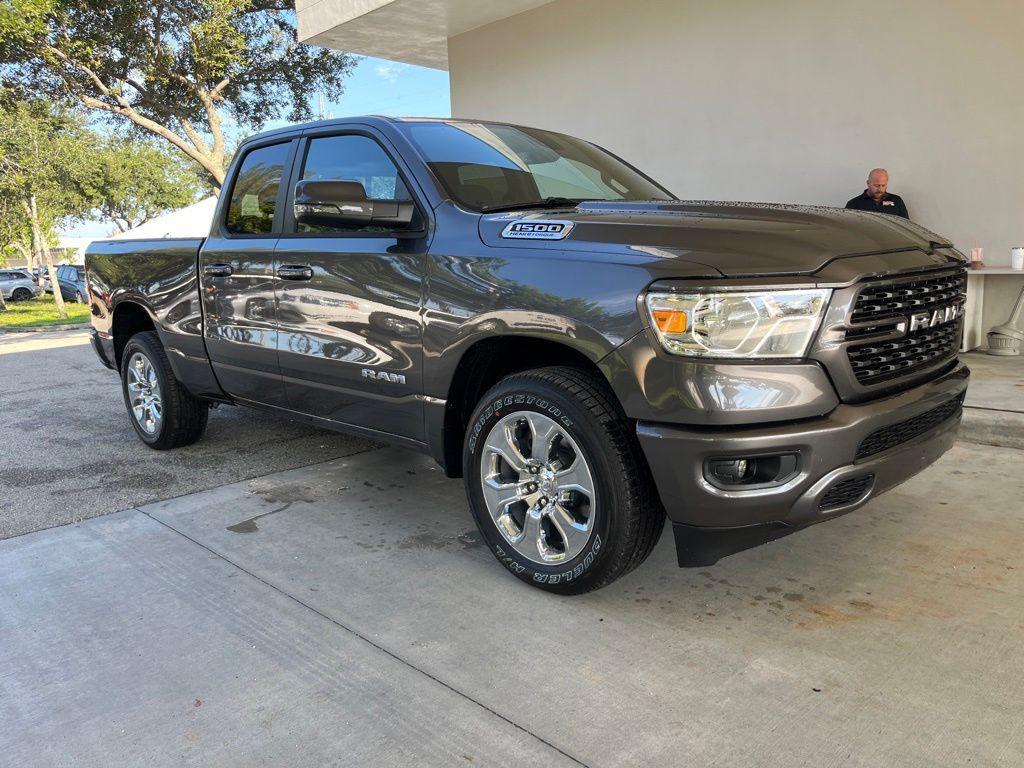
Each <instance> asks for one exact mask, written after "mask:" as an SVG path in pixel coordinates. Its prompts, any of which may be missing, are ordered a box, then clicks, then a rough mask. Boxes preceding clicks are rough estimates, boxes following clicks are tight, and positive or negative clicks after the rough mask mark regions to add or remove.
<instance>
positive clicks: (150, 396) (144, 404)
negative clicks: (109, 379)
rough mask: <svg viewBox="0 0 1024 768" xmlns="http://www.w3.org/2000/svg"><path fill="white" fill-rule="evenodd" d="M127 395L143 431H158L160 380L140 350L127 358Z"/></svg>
mask: <svg viewBox="0 0 1024 768" xmlns="http://www.w3.org/2000/svg"><path fill="white" fill-rule="evenodd" d="M128 397H129V400H130V403H131V409H132V416H134V417H135V421H136V422H137V423H138V425H139V426H140V427H142V429H143V431H145V433H146V434H147V435H155V434H156V433H157V432H159V431H160V424H161V423H162V422H163V418H164V407H163V400H162V399H161V397H160V382H159V380H158V379H157V377H156V369H155V368H154V367H153V363H151V362H150V360H149V358H148V357H146V356H145V355H144V354H142V353H141V352H136V353H135V354H134V355H132V356H131V358H130V359H129V360H128Z"/></svg>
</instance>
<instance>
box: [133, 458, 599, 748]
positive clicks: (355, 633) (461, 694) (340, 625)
mask: <svg viewBox="0 0 1024 768" xmlns="http://www.w3.org/2000/svg"><path fill="white" fill-rule="evenodd" d="M370 450H375V449H370ZM311 466H314V465H311ZM186 495H187V494H186ZM135 511H136V512H140V513H142V514H143V515H145V516H146V517H148V518H149V519H150V520H152V521H154V522H156V523H159V524H160V525H162V526H164V527H165V528H167V529H168V530H170V531H173V532H174V533H176V534H178V535H179V536H181V537H183V538H185V539H187V540H188V541H190V542H192V543H193V544H195V545H196V546H197V547H201V548H202V549H205V550H206V551H207V552H209V553H210V554H211V555H213V556H215V557H218V558H220V559H221V560H223V561H224V562H225V563H227V564H228V565H230V566H232V567H234V568H237V569H238V570H240V571H241V572H242V573H244V574H246V575H247V576H249V577H251V578H253V579H255V580H256V581H258V582H260V583H261V584H264V585H265V586H267V587H269V588H270V589H272V590H274V591H275V592H277V593H278V594H280V595H283V596H284V597H286V598H287V599H289V600H291V601H293V602H295V603H298V604H299V605H301V606H302V607H303V608H305V609H306V610H308V611H311V612H313V613H315V614H316V615H317V616H319V617H320V618H322V619H325V620H326V621H329V622H330V623H331V624H333V625H335V626H336V627H338V628H339V629H342V630H344V631H345V632H348V633H349V634H351V635H353V636H354V637H357V638H359V639H360V640H362V641H363V642H364V643H366V644H367V645H369V646H371V647H373V648H376V649H377V650H378V651H380V652H381V653H383V654H385V655H386V656H388V657H390V658H392V659H394V660H395V661H397V662H398V663H400V664H402V665H403V666H405V667H408V668H409V669H411V670H413V671H414V672H418V673H419V674H421V675H423V676H424V677H426V678H428V679H430V680H432V681H434V682H435V683H437V684H438V685H440V686H441V687H443V688H445V689H447V690H449V691H451V692H452V693H454V694H455V695H456V696H459V697H460V698H463V699H465V700H466V701H468V702H470V703H472V704H475V705H476V706H478V707H480V708H481V709H483V710H484V711H486V712H489V713H490V714H492V715H494V716H495V717H497V718H498V719H499V720H502V721H504V722H506V723H508V724H509V725H511V726H512V727H513V728H515V729H516V730H518V731H522V732H523V733H525V734H526V735H528V736H530V737H531V738H533V739H536V740H537V741H539V742H540V743H541V744H544V745H545V746H547V747H549V748H551V749H553V750H554V751H555V752H557V753H558V754H560V755H562V756H563V757H565V758H567V759H569V760H571V761H572V762H574V763H575V764H576V765H579V766H582V768H591V767H590V766H589V765H588V764H587V763H585V762H583V761H582V760H580V759H579V758H578V757H574V756H573V755H571V754H569V753H568V752H566V751H565V750H564V749H562V748H560V747H558V746H556V745H555V744H552V743H551V742H550V741H548V740H547V739H545V738H544V737H543V736H539V735H538V734H536V733H534V732H533V731H531V730H530V729H529V728H526V727H525V726H522V725H520V724H519V723H517V722H515V721H514V720H512V719H510V718H508V717H506V716H505V715H503V714H501V713H500V712H497V711H496V710H494V709H492V708H491V707H489V706H487V705H486V704H484V703H483V702H481V701H478V700H477V699H475V698H473V697H472V696H470V695H469V694H468V693H465V692H463V691H460V690H459V689H458V688H456V687H454V686H453V685H451V684H449V683H446V682H445V681H444V680H441V679H440V678H439V677H436V676H435V675H432V674H430V673H429V672H427V671H426V670H424V669H421V668H420V667H418V666H416V665H415V664H413V663H412V662H411V661H408V660H406V659H404V658H402V657H401V656H399V655H398V654H396V653H395V652H394V651H390V650H388V649H387V648H385V647H384V646H382V645H380V644H379V643H375V642H374V641H373V640H371V639H370V638H369V637H367V636H366V635H364V634H362V633H361V632H359V631H358V630H356V629H353V628H352V627H349V626H347V625H345V624H343V623H342V622H340V621H338V620H337V619H335V618H333V617H331V616H328V615H327V614H326V613H324V612H323V611H321V610H319V609H318V608H314V607H313V606H312V605H310V604H309V603H306V602H304V601H303V600H300V599H299V598H298V597H296V596H295V595H293V594H291V593H290V592H288V591H286V590H284V589H282V588H281V587H278V586H277V585H276V584H274V583H272V582H270V581H267V579H265V578H263V577H262V576H259V575H257V574H255V573H253V572H252V571H250V570H248V569H246V568H243V567H242V566H241V565H239V564H238V563H236V562H234V561H233V560H232V559H231V558H229V557H226V556H225V555H223V554H222V553H220V552H218V551H217V550H215V549H213V548H211V547H209V546H207V545H206V544H203V543H202V542H201V541H198V540H196V539H194V538H192V537H191V536H189V535H188V534H187V533H185V532H184V531H180V530H178V529H177V528H175V527H174V526H173V525H170V524H169V523H166V522H164V521H163V520H161V519H160V518H158V517H154V516H153V515H151V514H149V513H148V512H146V511H145V510H142V509H138V508H136V509H135Z"/></svg>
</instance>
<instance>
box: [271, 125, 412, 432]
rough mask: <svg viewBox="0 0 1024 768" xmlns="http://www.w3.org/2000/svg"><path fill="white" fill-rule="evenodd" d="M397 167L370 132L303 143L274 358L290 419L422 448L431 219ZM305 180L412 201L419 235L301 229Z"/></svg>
mask: <svg viewBox="0 0 1024 768" xmlns="http://www.w3.org/2000/svg"><path fill="white" fill-rule="evenodd" d="M398 162H399V161H397V158H396V157H395V156H393V155H392V154H389V151H388V150H386V149H385V146H384V144H383V143H382V141H381V140H380V139H379V137H377V136H376V135H375V134H373V133H370V132H369V131H352V130H350V131H348V132H344V133H340V132H338V129H334V133H333V134H330V135H323V133H321V134H319V135H317V134H313V135H310V136H308V137H307V138H304V139H303V140H302V143H301V145H300V147H299V150H298V153H297V156H296V162H295V172H294V174H293V184H292V189H290V190H289V192H290V193H291V194H290V196H289V206H288V210H287V211H286V217H285V225H284V231H283V234H282V237H281V239H280V241H279V242H278V245H277V251H276V254H275V269H276V272H277V277H278V282H277V299H278V328H279V335H278V350H279V353H280V361H281V370H282V373H283V374H284V382H285V392H286V395H287V398H288V403H289V407H290V408H291V409H292V410H295V411H299V412H301V413H305V414H310V415H313V416H318V417H321V418H325V419H330V420H332V421H336V422H340V423H343V424H349V425H355V426H358V427H363V428H366V429H372V430H375V431H380V432H386V433H389V434H392V435H400V436H403V437H408V438H411V439H413V440H422V439H423V405H422V401H421V400H420V398H419V394H420V393H421V392H422V391H423V390H422V373H421V367H422V362H421V357H422V340H421V337H422V331H423V322H422V317H421V314H420V309H421V306H422V298H421V297H422V292H423V269H424V254H425V252H426V248H427V239H426V237H425V235H424V234H423V229H424V226H425V225H424V222H425V221H426V219H425V218H424V211H425V210H426V209H425V208H424V207H423V206H422V205H421V204H419V203H417V202H415V200H414V197H413V195H412V194H411V192H410V187H409V184H408V182H407V178H408V175H407V174H404V173H403V172H402V171H400V170H399V166H398ZM302 180H323V181H344V182H357V183H358V184H360V185H362V190H363V191H365V194H366V197H367V198H368V199H371V200H377V201H403V202H405V201H413V202H412V203H411V204H412V205H414V206H415V208H414V210H415V213H414V218H415V221H414V224H413V227H412V229H418V230H420V234H419V235H413V236H410V232H409V229H403V230H402V231H401V232H399V231H394V230H389V228H388V227H387V226H381V225H366V224H362V225H361V224H358V223H357V224H350V225H345V226H323V225H319V224H317V225H307V224H297V223H296V221H295V216H294V208H293V206H292V202H293V198H294V185H295V183H297V182H299V181H302ZM349 188H353V189H358V187H354V186H351V187H349Z"/></svg>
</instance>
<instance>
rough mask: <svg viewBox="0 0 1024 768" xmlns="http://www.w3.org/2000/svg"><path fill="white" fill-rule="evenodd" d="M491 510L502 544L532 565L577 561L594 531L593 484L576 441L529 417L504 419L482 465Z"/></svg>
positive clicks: (540, 416) (556, 426)
mask: <svg viewBox="0 0 1024 768" xmlns="http://www.w3.org/2000/svg"><path fill="white" fill-rule="evenodd" d="M480 481H481V486H482V488H483V495H484V500H485V501H486V503H487V510H488V512H489V513H490V515H491V519H493V520H494V524H495V525H496V526H497V528H498V530H499V531H500V532H501V535H502V536H503V537H504V538H505V540H506V541H507V542H508V543H509V544H510V545H511V546H512V547H513V548H514V549H515V550H516V552H518V553H519V554H520V555H522V556H523V557H525V558H526V559H527V560H530V561H532V562H534V563H539V564H541V565H551V564H555V563H561V562H567V561H569V560H572V559H573V558H574V557H576V556H577V555H579V554H580V553H581V552H582V551H583V548H584V547H585V546H586V545H587V542H588V541H590V536H591V534H592V533H593V531H594V522H595V516H594V510H595V509H596V507H597V504H596V500H595V498H594V479H593V476H592V475H591V472H590V466H589V465H588V464H587V460H586V458H585V457H584V455H583V452H582V451H581V450H580V448H579V446H578V445H577V444H576V441H575V440H573V439H572V437H570V435H569V434H568V432H566V430H565V429H564V428H563V427H562V426H560V425H559V424H558V423H557V422H556V421H554V420H553V419H551V418H549V417H547V416H544V415H543V414H540V413H534V412H532V411H519V412H517V413H510V414H508V415H507V416H505V417H503V418H502V419H501V420H500V421H498V423H497V424H495V425H494V427H493V428H492V429H491V431H490V433H489V434H488V435H487V439H486V440H485V441H484V445H483V453H482V456H481V462H480Z"/></svg>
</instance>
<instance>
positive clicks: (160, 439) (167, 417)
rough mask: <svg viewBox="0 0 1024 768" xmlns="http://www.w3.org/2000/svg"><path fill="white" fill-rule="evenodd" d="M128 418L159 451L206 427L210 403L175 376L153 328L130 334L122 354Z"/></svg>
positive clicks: (185, 441)
mask: <svg viewBox="0 0 1024 768" xmlns="http://www.w3.org/2000/svg"><path fill="white" fill-rule="evenodd" d="M121 390H122V392H123V393H124V404H125V407H127V409H128V420H129V421H130V422H131V424H132V426H133V427H134V428H135V432H136V434H138V436H139V438H141V440H142V442H144V443H145V444H146V445H148V446H149V447H150V448H154V449H156V450H159V451H163V450H168V449H171V448H180V447H182V446H185V445H191V444H192V443H194V442H195V441H196V440H198V439H199V438H200V437H202V435H203V432H205V431H206V422H207V418H208V417H209V414H210V406H209V404H208V403H205V402H203V401H202V400H197V399H196V398H195V397H193V396H192V393H191V392H189V391H188V390H186V389H185V388H184V387H183V386H182V385H181V383H180V382H179V381H178V380H177V379H175V378H174V370H173V369H172V368H171V363H170V361H169V360H168V359H167V353H166V352H165V351H164V347H163V345H162V344H161V343H160V337H159V336H157V334H156V332H155V331H145V332H143V333H137V334H135V335H134V336H132V337H131V338H130V339H129V340H128V343H127V344H126V345H125V347H124V353H123V354H122V356H121Z"/></svg>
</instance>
